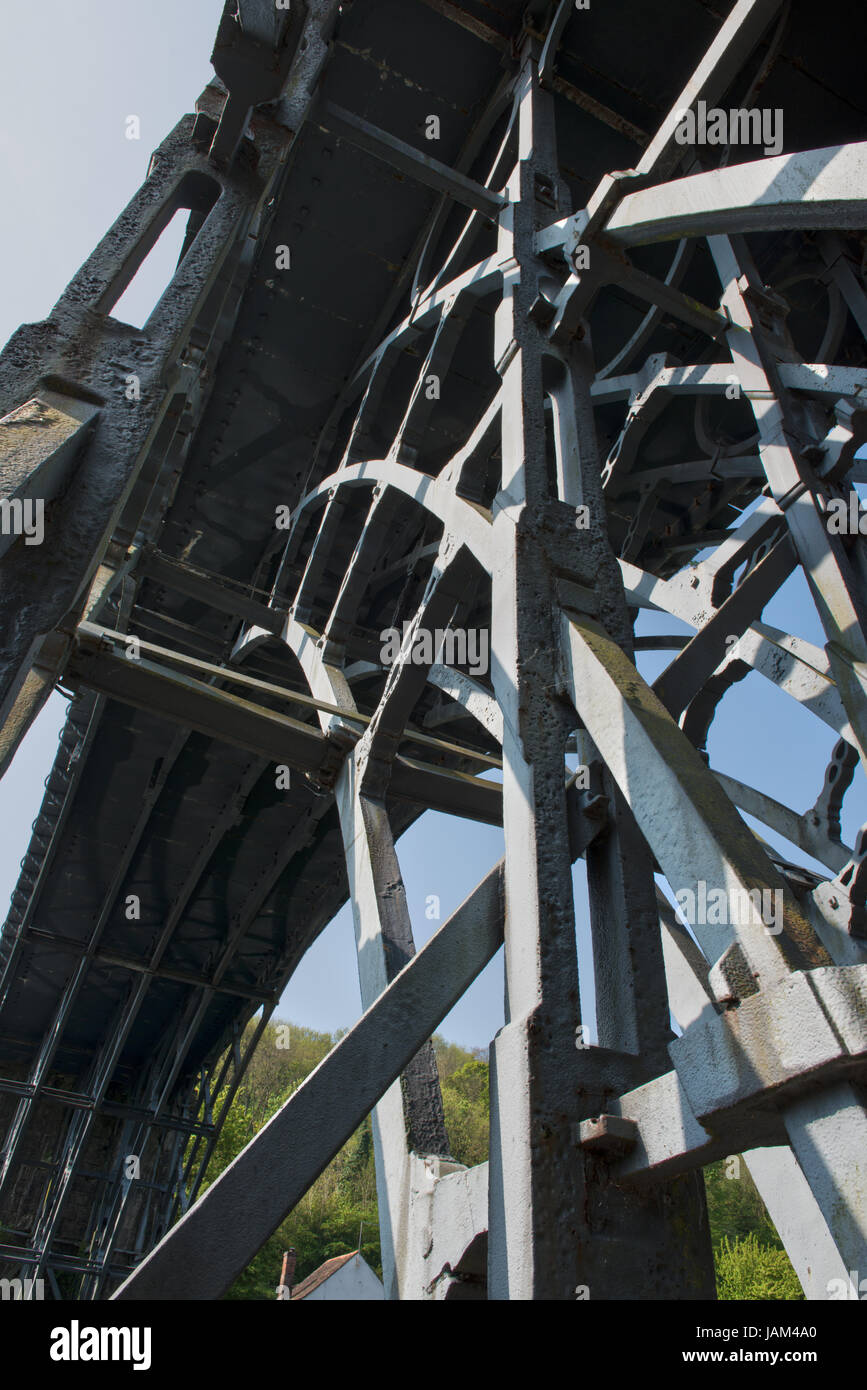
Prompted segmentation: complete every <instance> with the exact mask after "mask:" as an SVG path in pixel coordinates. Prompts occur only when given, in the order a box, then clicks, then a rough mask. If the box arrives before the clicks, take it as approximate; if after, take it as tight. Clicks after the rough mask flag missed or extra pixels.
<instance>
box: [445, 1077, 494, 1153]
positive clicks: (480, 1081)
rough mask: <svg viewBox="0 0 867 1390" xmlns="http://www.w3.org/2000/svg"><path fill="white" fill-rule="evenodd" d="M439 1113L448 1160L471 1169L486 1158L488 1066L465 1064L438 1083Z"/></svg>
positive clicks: (488, 1105) (488, 1104) (488, 1111)
mask: <svg viewBox="0 0 867 1390" xmlns="http://www.w3.org/2000/svg"><path fill="white" fill-rule="evenodd" d="M442 1093H443V1113H444V1115H445V1121H446V1133H447V1134H448V1137H449V1149H450V1151H451V1155H452V1158H456V1159H457V1160H458V1162H459V1163H465V1164H466V1165H467V1167H468V1168H474V1167H475V1165H476V1164H477V1163H484V1162H486V1160H487V1157H488V1129H489V1124H490V1100H489V1096H488V1064H487V1062H480V1061H477V1060H475V1059H474V1060H473V1061H471V1062H465V1063H464V1065H463V1066H462V1067H458V1069H457V1071H454V1072H452V1074H451V1076H449V1077H448V1078H447V1079H446V1080H445V1081H443V1083H442Z"/></svg>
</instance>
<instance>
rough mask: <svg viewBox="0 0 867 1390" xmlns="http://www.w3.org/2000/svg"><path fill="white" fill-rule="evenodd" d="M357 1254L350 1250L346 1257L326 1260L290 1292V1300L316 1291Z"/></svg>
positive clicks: (338, 1256)
mask: <svg viewBox="0 0 867 1390" xmlns="http://www.w3.org/2000/svg"><path fill="white" fill-rule="evenodd" d="M357 1254H358V1251H357V1250H350V1252H349V1254H348V1255H335V1256H334V1259H332V1260H326V1261H325V1263H324V1264H321V1265H320V1266H319V1268H318V1269H314V1271H313V1273H312V1274H308V1275H307V1278H306V1279H302V1280H301V1283H300V1284H298V1285H297V1286H296V1287H295V1288H294V1289H293V1290H292V1299H293V1300H294V1299H296V1298H306V1297H307V1295H308V1294H310V1293H312V1292H313V1290H314V1289H318V1288H319V1285H320V1284H324V1283H325V1280H326V1279H330V1278H331V1276H332V1274H336V1273H337V1271H338V1269H340V1268H341V1267H342V1266H343V1265H345V1264H346V1263H347V1261H348V1260H351V1259H353V1258H354V1256H356V1255H357Z"/></svg>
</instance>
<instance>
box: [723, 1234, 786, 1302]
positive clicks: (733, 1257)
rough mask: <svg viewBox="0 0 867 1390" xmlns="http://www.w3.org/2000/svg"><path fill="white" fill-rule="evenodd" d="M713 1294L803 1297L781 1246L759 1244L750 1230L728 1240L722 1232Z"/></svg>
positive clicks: (776, 1299) (769, 1298)
mask: <svg viewBox="0 0 867 1390" xmlns="http://www.w3.org/2000/svg"><path fill="white" fill-rule="evenodd" d="M716 1280H717V1297H718V1298H721V1299H738V1298H746V1299H763V1300H775V1301H779V1300H790V1301H796V1300H798V1299H803V1297H804V1294H803V1291H802V1289H801V1285H800V1284H799V1283H798V1277H797V1275H796V1274H795V1271H794V1269H793V1268H792V1266H791V1264H790V1262H789V1257H788V1255H787V1254H786V1252H785V1250H775V1249H772V1248H770V1247H769V1246H767V1245H763V1244H762V1243H761V1241H760V1240H759V1238H758V1236H757V1235H756V1233H755V1231H751V1232H750V1233H749V1235H747V1236H743V1237H736V1238H735V1239H734V1240H730V1239H729V1237H728V1236H723V1238H722V1240H721V1242H720V1245H719V1249H718V1250H717V1252H716Z"/></svg>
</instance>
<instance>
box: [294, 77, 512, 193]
mask: <svg viewBox="0 0 867 1390" xmlns="http://www.w3.org/2000/svg"><path fill="white" fill-rule="evenodd" d="M316 119H317V120H318V122H319V124H320V125H322V126H324V127H325V129H326V130H329V131H330V132H331V134H332V135H336V136H338V138H340V139H343V140H348V141H349V142H350V143H351V144H353V145H355V146H356V147H357V148H358V149H360V150H365V151H366V152H367V153H368V154H372V155H373V156H374V157H375V158H376V159H382V160H384V161H385V163H386V164H391V165H392V166H393V167H394V168H395V169H399V170H400V172H401V173H402V174H408V175H409V176H410V177H411V178H413V179H415V180H416V182H417V183H421V184H424V185H425V187H427V188H433V189H435V190H436V191H437V192H438V193H446V194H448V196H449V197H450V198H454V200H455V202H456V203H462V204H463V205H464V206H465V207H468V208H476V209H477V210H478V211H479V212H483V213H485V215H486V216H488V217H490V218H493V219H496V218H497V216H498V215H499V213H500V211H501V210H502V208H503V207H504V206H505V204H506V201H507V200H506V198H504V197H503V195H502V193H494V192H492V190H491V189H489V188H484V187H483V186H482V184H480V183H476V182H475V180H474V179H468V178H467V176H466V174H459V173H458V172H457V170H456V169H451V168H449V166H448V164H443V163H442V162H441V161H440V160H439V159H432V158H431V156H430V155H427V154H422V152H421V151H420V150H417V149H415V147H414V146H413V145H408V144H407V143H406V141H405V140H398V138H397V136H395V135H389V133H388V131H385V130H380V129H379V127H378V126H375V125H371V124H370V122H369V121H365V120H363V119H362V117H361V116H356V115H355V113H354V112H352V111H346V110H344V108H343V107H342V106H337V105H336V104H335V103H334V102H333V101H326V102H323V103H322V105H321V106H320V107H319V109H318V111H317V113H316Z"/></svg>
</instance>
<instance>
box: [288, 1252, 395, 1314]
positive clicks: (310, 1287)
mask: <svg viewBox="0 0 867 1390" xmlns="http://www.w3.org/2000/svg"><path fill="white" fill-rule="evenodd" d="M299 1298H306V1299H308V1300H309V1301H310V1302H311V1303H312V1302H313V1301H314V1300H318V1301H320V1302H321V1301H323V1300H324V1299H326V1298H339V1299H355V1300H356V1301H358V1300H361V1301H366V1302H368V1303H369V1302H371V1301H373V1300H382V1299H384V1298H385V1289H384V1288H383V1286H382V1284H381V1283H380V1281H379V1279H377V1277H376V1275H375V1274H374V1272H373V1270H372V1269H371V1268H370V1265H369V1264H368V1263H367V1262H366V1260H365V1259H364V1258H363V1256H362V1255H361V1253H360V1252H359V1251H358V1250H352V1251H350V1253H349V1254H348V1255H337V1256H335V1258H334V1259H333V1260H326V1261H325V1263H324V1264H321V1265H320V1266H319V1268H318V1269H315V1270H314V1271H313V1273H312V1274H308V1276H307V1278H306V1279H302V1281H301V1283H300V1284H298V1285H296V1287H295V1288H294V1289H293V1290H292V1297H291V1300H290V1301H291V1302H293V1303H294V1302H295V1300H296V1299H299Z"/></svg>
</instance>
